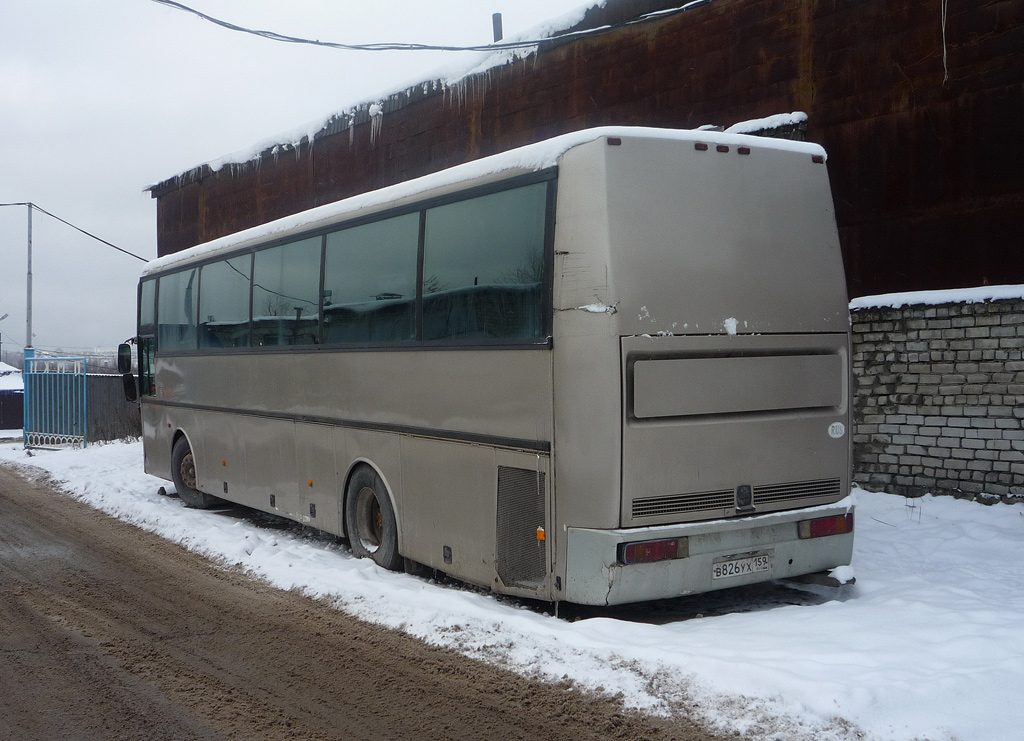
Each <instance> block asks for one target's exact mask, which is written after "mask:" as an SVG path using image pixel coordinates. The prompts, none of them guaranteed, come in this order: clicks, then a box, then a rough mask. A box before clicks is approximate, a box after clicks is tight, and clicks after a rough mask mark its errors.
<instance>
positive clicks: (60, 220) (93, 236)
mask: <svg viewBox="0 0 1024 741" xmlns="http://www.w3.org/2000/svg"><path fill="white" fill-rule="evenodd" d="M0 206H28V207H29V208H34V209H35V210H36V211H39V212H40V213H43V214H46V215H47V216H49V217H50V218H51V219H56V220H57V221H59V222H60V223H62V224H66V225H68V226H70V227H71V228H72V229H74V230H76V231H79V232H81V233H82V234H84V235H85V236H87V237H91V238H92V239H95V240H96V241H97V242H102V243H103V244H105V245H107V247H113V248H114V249H115V250H117V251H118V252H123V253H124V254H126V255H128V256H130V257H134V258H135V259H136V260H142V262H149V260H147V259H146V258H145V257H142V256H141V255H136V254H135V253H134V252H129V251H128V250H126V249H122V248H121V247H118V246H117V245H116V244H113V243H111V242H108V241H107V240H105V239H103V238H102V237H97V236H96V235H95V234H93V233H92V232H87V231H86V230H85V229H83V228H82V227H80V226H75V225H74V224H72V223H71V222H70V221H67V220H66V219H62V218H61V217H59V216H57V215H56V214H51V213H50V212H49V211H47V210H46V209H45V208H41V207H39V206H37V205H36V204H34V203H0Z"/></svg>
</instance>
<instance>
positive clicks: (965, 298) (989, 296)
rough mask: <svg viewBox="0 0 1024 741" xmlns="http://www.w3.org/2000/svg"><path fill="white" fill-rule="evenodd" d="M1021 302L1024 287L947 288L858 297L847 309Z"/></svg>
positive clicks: (1023, 295)
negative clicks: (1006, 300) (1017, 300)
mask: <svg viewBox="0 0 1024 741" xmlns="http://www.w3.org/2000/svg"><path fill="white" fill-rule="evenodd" d="M1004 299H1024V285H1002V286H979V287H977V288H949V289H942V290H934V291H907V292H903V293H882V294H879V295H877V296H861V297H860V298H855V299H853V301H851V302H850V310H851V311H855V310H857V309H899V308H900V307H903V306H917V305H924V306H937V305H939V304H980V303H984V302H986V301H999V300H1004Z"/></svg>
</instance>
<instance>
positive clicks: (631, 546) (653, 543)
mask: <svg viewBox="0 0 1024 741" xmlns="http://www.w3.org/2000/svg"><path fill="white" fill-rule="evenodd" d="M689 553H690V544H689V541H687V540H686V538H671V539H669V540H647V541H644V542H642V543H622V544H621V545H620V546H619V561H621V562H622V563H624V564H631V563H652V562H654V561H667V560H669V559H672V558H686V556H688V555H689Z"/></svg>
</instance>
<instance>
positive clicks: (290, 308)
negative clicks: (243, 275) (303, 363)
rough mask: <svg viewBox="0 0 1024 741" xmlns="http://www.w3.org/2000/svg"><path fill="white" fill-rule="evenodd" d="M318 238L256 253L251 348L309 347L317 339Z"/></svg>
mask: <svg viewBox="0 0 1024 741" xmlns="http://www.w3.org/2000/svg"><path fill="white" fill-rule="evenodd" d="M322 241H323V240H322V239H321V238H320V237H312V238H310V239H303V240H301V241H299V242H291V243H289V244H283V245H281V246H279V247H272V248H271V249H269V250H260V251H259V252H257V253H256V262H255V265H254V267H253V285H252V323H253V344H254V345H312V344H315V343H317V342H319V339H320V329H319V323H320V316H319V312H320V307H319V301H318V298H317V294H318V293H319V290H320V245H321V243H322Z"/></svg>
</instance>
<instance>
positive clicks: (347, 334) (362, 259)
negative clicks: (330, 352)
mask: <svg viewBox="0 0 1024 741" xmlns="http://www.w3.org/2000/svg"><path fill="white" fill-rule="evenodd" d="M419 221H420V217H419V214H418V213H412V214H406V215H404V216H398V217H395V218H392V219H385V220H384V221H376V222H373V223H371V224H365V225H363V226H357V227H353V228H352V229H345V230H343V231H340V232H335V233H333V234H329V235H328V236H327V251H326V254H325V258H324V341H325V342H328V343H346V342H352V343H366V342H401V341H407V340H412V339H415V336H416V323H415V318H416V253H417V249H418V242H419Z"/></svg>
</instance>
